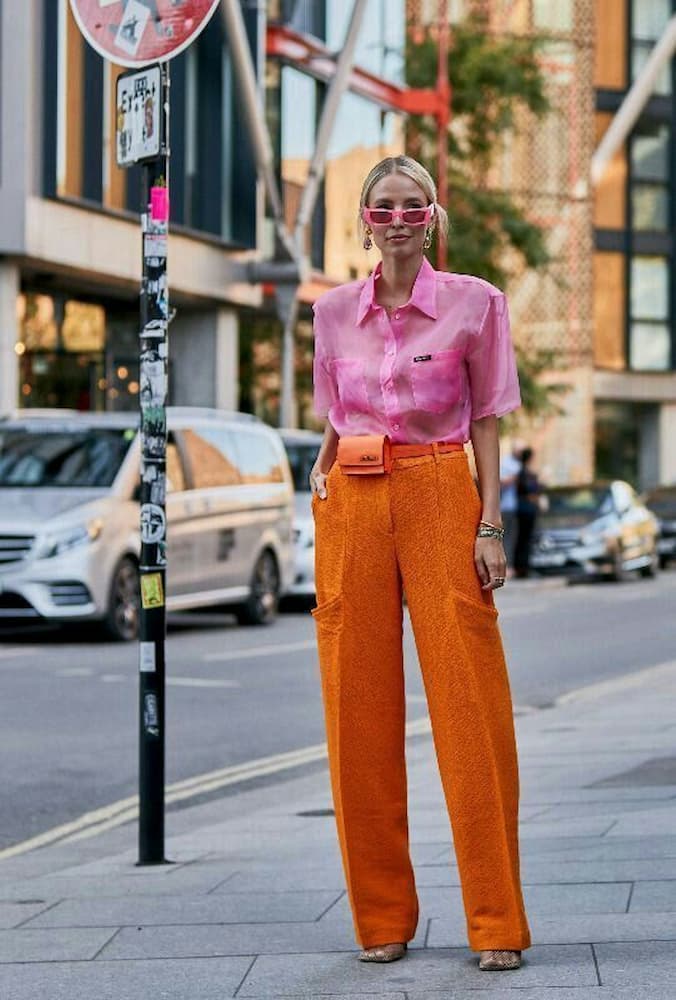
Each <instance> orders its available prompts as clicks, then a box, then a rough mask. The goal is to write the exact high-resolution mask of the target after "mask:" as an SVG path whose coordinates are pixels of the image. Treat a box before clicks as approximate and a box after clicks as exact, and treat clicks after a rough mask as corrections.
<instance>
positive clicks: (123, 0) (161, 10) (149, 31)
mask: <svg viewBox="0 0 676 1000" xmlns="http://www.w3.org/2000/svg"><path fill="white" fill-rule="evenodd" d="M218 3H219V0H70V7H71V10H72V12H73V16H74V18H75V20H76V21H77V24H78V27H79V29H80V31H81V32H82V34H83V35H84V36H85V38H86V39H87V41H88V42H89V44H90V45H91V46H92V47H93V48H95V49H96V51H97V52H98V53H99V55H102V56H103V58H104V59H109V60H111V62H114V63H117V64H118V65H119V66H130V67H132V68H133V67H139V66H147V65H148V64H149V63H154V62H166V60H167V59H172V58H173V57H174V56H177V55H178V54H179V52H182V51H183V49H185V48H187V47H188V45H190V43H191V42H192V41H193V40H194V39H195V38H197V36H198V35H199V33H200V32H201V31H202V30H203V28H204V27H205V26H206V24H207V22H208V21H209V18H210V17H211V16H212V14H213V13H214V11H215V10H216V8H217V7H218Z"/></svg>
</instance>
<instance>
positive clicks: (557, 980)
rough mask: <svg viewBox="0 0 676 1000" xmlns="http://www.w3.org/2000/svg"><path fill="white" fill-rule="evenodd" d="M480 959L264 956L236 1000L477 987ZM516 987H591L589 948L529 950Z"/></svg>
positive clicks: (434, 954) (424, 954)
mask: <svg viewBox="0 0 676 1000" xmlns="http://www.w3.org/2000/svg"><path fill="white" fill-rule="evenodd" d="M477 961H478V955H475V954H474V953H472V952H470V951H468V949H466V948H459V949H447V950H420V951H411V952H410V953H409V954H408V955H407V956H406V958H405V959H403V960H402V961H399V962H390V963H387V964H384V965H378V964H376V963H366V962H359V961H358V960H357V959H356V958H355V957H354V956H353V955H336V954H335V953H328V954H320V955H318V954H308V955H294V956H289V957H285V956H266V955H262V956H260V957H259V958H257V959H256V961H255V962H254V963H253V965H252V967H251V969H250V971H249V973H248V974H247V976H246V978H245V980H244V982H243V984H242V987H241V989H240V990H239V992H238V994H237V995H238V996H241V997H251V996H256V995H261V996H266V995H268V996H274V995H275V993H276V994H278V995H282V994H287V993H290V994H293V993H300V994H305V995H307V994H309V995H310V996H320V995H322V994H324V993H331V992H332V991H333V990H335V989H337V988H339V989H341V990H342V991H343V992H348V993H356V994H359V993H363V994H368V993H371V992H375V991H377V990H386V991H387V990H394V991H396V990H405V991H407V992H408V991H409V990H412V989H419V987H420V984H421V983H425V985H426V987H427V988H428V989H429V990H444V989H448V988H449V987H450V986H452V987H453V989H456V988H460V987H465V988H467V987H474V988H477V987H481V986H482V985H485V977H486V975H487V973H484V972H481V970H480V969H479V968H478V965H477ZM509 976H510V981H512V982H513V984H514V986H516V985H517V982H518V985H519V986H520V987H527V986H532V987H534V986H540V987H545V986H593V985H594V984H596V983H597V982H598V981H597V977H596V968H595V965H594V959H593V955H592V951H591V948H590V947H589V946H588V945H543V946H539V947H537V948H536V947H534V948H532V949H529V950H528V959H527V960H526V961H525V962H524V964H523V965H522V967H521V968H520V969H519V970H517V971H514V972H510V973H509Z"/></svg>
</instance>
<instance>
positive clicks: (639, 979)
mask: <svg viewBox="0 0 676 1000" xmlns="http://www.w3.org/2000/svg"><path fill="white" fill-rule="evenodd" d="M594 949H595V952H596V958H597V961H598V966H599V975H600V977H601V982H602V983H603V984H604V986H633V987H635V988H638V987H640V988H641V992H642V994H643V996H648V997H650V1000H652V992H651V993H646V992H645V990H647V989H648V988H650V990H652V988H653V986H663V985H664V984H665V983H671V988H672V996H673V995H676V988H675V987H674V983H675V982H676V948H674V942H673V940H671V941H633V942H627V943H615V944H610V943H608V944H597V945H594Z"/></svg>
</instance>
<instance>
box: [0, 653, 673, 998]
mask: <svg viewBox="0 0 676 1000" xmlns="http://www.w3.org/2000/svg"><path fill="white" fill-rule="evenodd" d="M675 696H676V663H674V664H670V665H665V666H663V667H659V668H652V669H650V670H647V671H643V672H642V673H641V674H640V675H635V676H634V677H632V678H628V679H625V680H624V681H623V682H622V683H618V682H613V683H609V684H604V685H598V686H596V687H595V688H593V689H590V690H588V691H587V692H586V693H584V694H583V695H582V696H578V697H577V698H575V699H572V700H568V701H567V702H565V703H559V704H558V705H557V706H556V707H554V708H552V709H547V710H543V711H537V712H533V713H532V714H527V715H523V716H521V717H519V718H518V719H517V730H518V740H519V748H520V760H521V781H522V812H521V816H522V841H521V843H522V856H523V881H524V892H525V897H526V906H527V910H528V914H529V918H530V922H531V928H532V932H533V940H534V945H533V947H532V948H531V949H529V950H528V951H527V952H525V953H524V964H523V966H522V968H521V969H520V970H518V971H516V972H504V973H484V972H480V971H479V970H478V968H477V965H476V956H475V955H474V953H472V952H470V951H469V949H468V948H467V942H466V934H465V927H464V917H463V913H462V907H461V898H460V889H459V883H458V874H457V869H456V867H455V864H454V861H453V859H452V853H451V847H450V835H449V828H448V823H447V820H446V817H445V813H444V810H443V805H442V797H441V788H440V784H439V779H438V776H437V771H436V766H435V762H434V759H433V751H432V746H431V740H430V738H429V737H427V736H422V737H416V738H414V739H412V740H410V741H409V744H408V750H409V779H410V800H411V836H412V844H413V856H414V863H415V868H416V876H417V883H418V888H419V895H420V902H421V919H420V924H419V930H418V934H417V937H416V939H415V941H414V942H413V945H412V948H411V950H410V952H409V955H408V957H407V958H406V959H404V960H403V961H401V962H396V963H393V964H391V965H381V966H378V965H365V964H363V963H360V962H358V961H357V960H356V957H355V954H356V946H355V943H354V940H353V936H352V928H351V923H350V919H349V913H348V906H347V901H346V898H345V894H344V891H343V880H342V873H341V870H340V864H339V858H338V853H337V847H336V839H335V833H334V820H333V817H332V816H331V815H330V814H329V815H326V810H327V808H328V807H329V805H330V801H329V789H328V780H327V774H326V771H325V770H315V771H314V772H312V773H305V774H304V775H302V776H295V777H290V778H288V779H287V780H284V781H280V782H278V783H276V784H274V785H270V786H268V787H258V788H254V789H251V790H248V791H246V792H241V793H239V794H231V795H229V796H226V797H223V798H220V799H217V800H215V801H211V802H208V803H206V804H203V805H200V806H194V807H192V808H190V809H186V810H182V811H179V812H173V813H170V814H169V816H168V818H167V828H168V833H169V834H170V836H169V837H168V845H167V846H168V854H169V856H170V857H171V858H172V859H174V861H175V862H176V863H175V864H173V865H170V866H162V867H159V868H150V869H149V868H136V867H135V866H134V861H135V836H136V830H135V827H133V826H127V827H124V828H121V829H118V830H114V831H109V832H108V833H105V834H102V835H101V836H99V837H97V838H93V839H90V840H81V841H79V842H76V843H71V844H64V843H62V844H60V845H57V846H54V847H50V848H44V849H42V850H37V851H33V852H32V853H30V854H26V855H23V856H21V857H17V858H14V859H9V860H5V861H3V862H2V863H1V864H0V928H3V929H2V930H0V963H1V964H0V998H1V1000H37V998H39V997H43V996H44V997H46V998H48V1000H62V998H64V1000H65V998H67V1000H141V998H143V1000H146V998H153V1000H158V998H169V1000H225V998H227V997H233V996H235V995H237V996H238V997H243V998H247V1000H251V998H254V997H261V998H262V997H282V996H283V997H321V996H326V995H331V996H333V997H338V998H340V997H369V998H370V1000H444V998H454V1000H458V998H472V1000H474V998H477V1000H478V998H486V1000H501V998H508V997H510V998H516V997H518V998H519V1000H596V998H598V1000H604V998H612V1000H637V998H641V1000H673V998H674V997H675V996H676V986H675V985H674V984H675V983H676V750H675V748H674V741H675V737H676V718H675V715H674V704H675Z"/></svg>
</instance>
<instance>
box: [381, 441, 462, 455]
mask: <svg viewBox="0 0 676 1000" xmlns="http://www.w3.org/2000/svg"><path fill="white" fill-rule="evenodd" d="M435 445H436V450H437V451H464V450H465V448H464V445H463V444H461V442H460V441H435V442H434V443H432V444H397V443H396V442H394V443H393V442H390V446H389V451H390V455H391V456H392V458H415V457H416V455H433V454H434V451H435Z"/></svg>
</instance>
